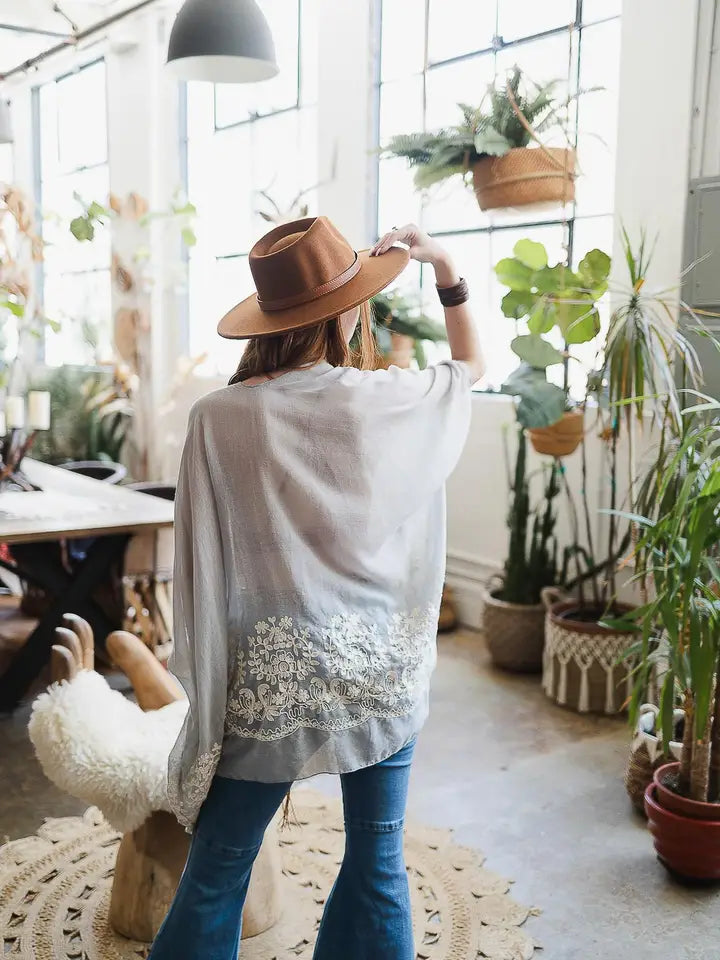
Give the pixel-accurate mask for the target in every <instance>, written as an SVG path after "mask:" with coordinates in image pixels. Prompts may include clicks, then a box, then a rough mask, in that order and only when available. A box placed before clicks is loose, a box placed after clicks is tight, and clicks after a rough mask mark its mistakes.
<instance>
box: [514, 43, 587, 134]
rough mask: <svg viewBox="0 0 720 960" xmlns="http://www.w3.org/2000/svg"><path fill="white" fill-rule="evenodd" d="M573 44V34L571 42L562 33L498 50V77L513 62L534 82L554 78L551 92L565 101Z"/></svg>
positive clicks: (572, 74)
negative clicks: (553, 86)
mask: <svg viewBox="0 0 720 960" xmlns="http://www.w3.org/2000/svg"><path fill="white" fill-rule="evenodd" d="M577 46H578V45H577V36H574V38H573V43H572V45H571V42H570V36H569V34H567V33H562V34H558V35H556V36H552V37H545V38H544V39H543V40H532V41H529V42H528V43H520V44H518V45H517V46H514V47H509V48H507V49H506V50H501V51H500V52H499V53H498V55H497V72H498V77H505V76H506V75H507V73H508V72H509V71H510V70H512V69H513V67H515V66H516V65H517V66H518V67H520V69H521V70H522V71H523V74H524V76H525V77H526V78H527V79H528V80H529V81H531V82H532V83H534V84H541V85H542V84H545V83H549V82H551V81H553V80H557V81H558V82H557V85H556V86H555V88H554V90H553V94H554V96H555V97H556V98H557V99H558V100H559V101H564V100H567V97H568V94H569V92H570V91H574V88H575V75H576V63H577ZM531 89H532V88H531ZM528 92H530V91H528ZM543 139H545V135H543ZM549 140H550V141H551V142H553V143H554V142H556V141H557V142H561V141H563V138H562V137H558V136H557V134H554V135H552V136H551V137H550V138H549Z"/></svg>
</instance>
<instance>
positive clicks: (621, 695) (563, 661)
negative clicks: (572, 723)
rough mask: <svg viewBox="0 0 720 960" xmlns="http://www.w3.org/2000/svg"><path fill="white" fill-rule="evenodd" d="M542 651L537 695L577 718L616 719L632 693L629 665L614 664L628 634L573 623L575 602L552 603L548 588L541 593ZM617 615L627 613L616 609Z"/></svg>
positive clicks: (554, 593) (555, 596) (554, 599)
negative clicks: (605, 716) (580, 715)
mask: <svg viewBox="0 0 720 960" xmlns="http://www.w3.org/2000/svg"><path fill="white" fill-rule="evenodd" d="M543 600H544V602H545V605H546V607H547V611H546V615H545V650H544V654H543V679H542V683H543V689H544V690H545V693H546V694H547V695H548V697H550V699H551V700H554V701H555V703H558V704H560V705H561V706H563V707H569V708H570V709H571V710H577V712H578V713H606V714H617V713H619V712H620V711H621V710H623V709H624V707H625V704H626V702H627V700H628V698H629V697H630V694H631V692H632V666H633V665H632V662H629V661H628V662H622V663H619V662H618V660H619V658H620V657H621V655H622V654H623V653H624V651H625V650H626V649H627V648H628V647H629V646H630V643H631V642H632V636H633V635H632V634H628V633H624V632H622V631H620V630H609V629H608V628H607V627H601V626H600V624H599V623H595V622H585V621H582V620H573V619H572V617H571V616H568V615H569V614H571V612H572V611H574V610H577V606H578V605H577V601H576V600H565V601H559V600H558V592H557V591H556V590H554V589H553V588H546V589H545V590H544V591H543ZM619 606H620V609H621V610H629V609H631V608H630V607H625V606H623V605H619Z"/></svg>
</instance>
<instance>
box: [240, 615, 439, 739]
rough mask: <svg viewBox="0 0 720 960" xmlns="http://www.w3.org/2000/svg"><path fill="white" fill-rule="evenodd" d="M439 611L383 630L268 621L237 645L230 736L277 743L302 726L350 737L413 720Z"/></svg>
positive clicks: (357, 621)
mask: <svg viewBox="0 0 720 960" xmlns="http://www.w3.org/2000/svg"><path fill="white" fill-rule="evenodd" d="M436 629H437V608H436V607H426V608H424V609H416V610H413V611H410V612H403V613H395V614H393V615H392V616H391V617H390V620H389V621H388V623H387V625H386V626H385V627H384V628H381V627H379V626H378V624H376V623H373V622H369V621H365V620H363V619H362V618H361V617H360V616H359V615H358V614H354V613H347V614H339V615H337V616H334V617H332V618H331V620H330V622H329V624H328V626H327V627H326V628H324V629H321V630H316V629H315V630H313V629H311V628H309V627H305V626H301V625H300V624H298V623H296V621H295V620H293V618H292V617H287V616H285V617H279V618H278V617H267V618H266V619H265V620H260V621H259V622H258V623H256V624H255V631H254V633H252V634H251V635H250V636H248V637H247V639H246V641H245V642H244V643H242V642H241V643H240V644H239V650H238V654H237V659H236V665H235V675H234V680H233V684H232V688H231V691H230V696H229V700H228V712H227V719H226V725H225V729H226V732H227V733H233V734H236V735H238V736H241V737H252V738H255V739H259V740H276V739H279V738H281V737H285V736H287V735H288V734H289V733H292V732H293V731H294V730H297V729H298V728H300V727H316V728H320V729H324V730H344V729H348V728H350V727H353V726H356V725H357V724H359V723H363V722H364V721H365V720H367V719H368V718H370V717H400V716H405V715H407V714H408V713H411V712H412V710H413V709H414V708H415V706H416V704H417V700H418V698H419V696H420V695H421V694H422V693H423V692H424V690H425V689H426V687H427V683H428V681H429V677H430V672H431V671H432V668H433V665H434V663H435V633H436Z"/></svg>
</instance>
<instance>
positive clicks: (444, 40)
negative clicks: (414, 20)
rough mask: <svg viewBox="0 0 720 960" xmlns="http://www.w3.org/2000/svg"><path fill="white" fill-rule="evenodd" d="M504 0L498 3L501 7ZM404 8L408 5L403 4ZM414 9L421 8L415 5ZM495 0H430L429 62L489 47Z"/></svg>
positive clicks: (493, 26)
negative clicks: (470, 1)
mask: <svg viewBox="0 0 720 960" xmlns="http://www.w3.org/2000/svg"><path fill="white" fill-rule="evenodd" d="M504 2H505V0H500V5H501V6H502V4H503V3H504ZM406 6H407V3H406ZM417 6H422V4H420V3H418V4H417ZM495 14H496V11H495V0H475V2H474V3H468V2H467V0H430V18H429V26H428V59H429V61H430V63H437V62H438V61H439V60H449V59H450V58H451V57H459V56H461V55H462V54H465V53H472V52H473V51H475V50H488V49H490V47H492V40H493V34H494V33H495Z"/></svg>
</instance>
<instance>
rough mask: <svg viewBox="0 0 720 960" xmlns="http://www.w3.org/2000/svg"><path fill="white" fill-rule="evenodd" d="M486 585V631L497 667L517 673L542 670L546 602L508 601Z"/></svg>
mask: <svg viewBox="0 0 720 960" xmlns="http://www.w3.org/2000/svg"><path fill="white" fill-rule="evenodd" d="M494 592H496V591H492V590H491V588H490V586H486V587H485V588H484V589H483V601H484V604H485V606H484V612H483V631H484V633H485V639H486V641H487V645H488V649H489V651H490V657H491V658H492V662H493V663H494V664H495V666H496V667H502V669H503V670H511V671H513V672H514V673H540V671H541V670H542V663H543V643H544V640H545V608H544V606H543V605H542V603H538V604H533V605H532V606H529V605H527V604H520V603H506V602H505V601H504V600H498V598H497V597H496V596H494Z"/></svg>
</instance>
